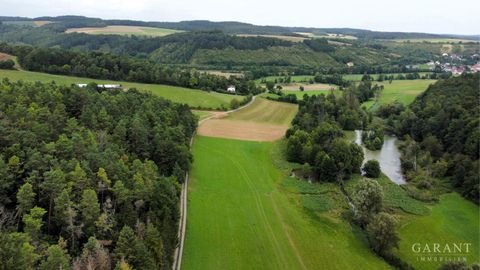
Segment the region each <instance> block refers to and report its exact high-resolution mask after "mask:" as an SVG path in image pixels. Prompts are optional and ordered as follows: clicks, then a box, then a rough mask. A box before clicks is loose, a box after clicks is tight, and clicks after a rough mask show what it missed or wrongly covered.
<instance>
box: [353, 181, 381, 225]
mask: <svg viewBox="0 0 480 270" xmlns="http://www.w3.org/2000/svg"><path fill="white" fill-rule="evenodd" d="M352 203H353V205H354V207H355V209H354V212H355V219H356V220H357V222H358V223H359V224H360V226H362V227H365V226H366V225H367V224H368V223H369V222H370V221H371V219H372V217H373V216H375V215H376V214H378V213H379V212H380V210H381V209H382V206H383V191H382V187H381V186H380V184H379V183H378V182H377V181H375V180H367V179H362V180H360V182H359V183H358V184H357V185H356V186H355V190H354V192H353V194H352Z"/></svg>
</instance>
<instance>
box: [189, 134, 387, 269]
mask: <svg viewBox="0 0 480 270" xmlns="http://www.w3.org/2000/svg"><path fill="white" fill-rule="evenodd" d="M277 146H278V144H277V143H259V142H245V141H238V140H228V139H218V138H208V137H202V136H197V138H196V139H195V142H194V144H193V155H194V159H195V162H194V164H193V168H192V171H191V174H190V176H191V180H190V184H189V203H188V222H187V230H186V232H187V234H186V242H185V249H184V254H183V264H182V269H187V270H188V269H276V270H277V269H289V270H290V269H388V268H389V267H388V265H386V264H385V263H384V262H383V261H382V260H381V259H380V258H378V257H376V256H375V255H374V254H373V253H372V252H371V251H370V250H369V249H368V247H367V244H366V242H365V239H364V238H363V237H362V235H361V234H360V233H359V231H358V229H357V228H355V227H352V226H351V225H350V224H348V223H346V222H344V221H343V220H342V219H341V218H340V213H341V212H342V211H343V210H344V209H345V208H346V207H347V206H346V201H345V200H344V198H343V197H342V194H341V192H340V191H339V189H338V187H336V186H334V185H317V184H309V183H307V182H300V181H298V180H294V179H290V178H287V177H286V174H285V173H284V172H283V171H281V170H279V169H278V168H277V167H276V166H275V165H274V164H275V163H276V162H275V159H276V154H275V153H277V154H278V155H279V154H280V153H279V152H277V151H275V149H276V147H277Z"/></svg>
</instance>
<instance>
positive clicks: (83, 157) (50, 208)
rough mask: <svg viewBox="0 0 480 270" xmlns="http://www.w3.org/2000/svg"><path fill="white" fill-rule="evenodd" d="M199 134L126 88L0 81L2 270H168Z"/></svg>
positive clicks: (191, 123) (181, 109) (168, 106)
mask: <svg viewBox="0 0 480 270" xmlns="http://www.w3.org/2000/svg"><path fill="white" fill-rule="evenodd" d="M195 128H196V119H195V117H194V116H193V115H192V113H191V112H190V110H189V109H188V107H186V106H184V105H177V104H173V103H171V102H169V101H166V100H163V99H161V98H158V97H155V96H152V95H147V94H141V93H139V92H136V91H132V90H130V91H128V92H122V91H105V92H98V91H97V90H96V89H94V88H92V89H85V88H82V89H80V88H69V87H63V86H62V87H60V86H57V85H56V84H54V83H52V84H40V83H35V84H30V83H22V82H18V83H10V82H9V81H7V80H4V81H3V82H1V83H0V228H1V233H0V261H2V263H4V265H2V266H0V268H1V269H22V270H24V269H32V268H33V267H35V268H36V267H38V269H69V267H70V265H71V263H72V264H73V269H112V268H113V267H114V266H115V265H120V264H123V265H124V266H125V265H126V264H129V265H130V266H132V267H134V269H169V268H170V265H171V260H172V253H173V249H174V247H175V245H176V241H177V239H176V232H177V222H178V216H179V211H178V199H179V198H178V197H179V183H180V182H182V181H183V177H184V173H185V171H187V170H188V169H189V168H190V163H191V160H192V157H191V154H190V153H189V141H190V138H191V136H192V134H193V132H194V130H195ZM92 267H93V268H92ZM123 269H125V268H123Z"/></svg>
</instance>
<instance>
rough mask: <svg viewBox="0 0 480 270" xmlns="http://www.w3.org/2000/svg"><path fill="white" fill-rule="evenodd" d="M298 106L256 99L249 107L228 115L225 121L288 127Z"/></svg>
mask: <svg viewBox="0 0 480 270" xmlns="http://www.w3.org/2000/svg"><path fill="white" fill-rule="evenodd" d="M297 110H298V106H297V105H294V104H289V103H284V102H276V101H271V100H267V99H265V98H257V99H255V101H254V102H253V104H251V105H250V106H248V107H246V108H244V109H241V110H238V111H236V112H234V113H231V114H229V115H228V117H227V118H226V119H231V120H244V121H250V122H255V123H267V124H276V125H281V126H287V127H288V126H289V125H290V123H291V122H292V120H293V117H295V114H296V113H297Z"/></svg>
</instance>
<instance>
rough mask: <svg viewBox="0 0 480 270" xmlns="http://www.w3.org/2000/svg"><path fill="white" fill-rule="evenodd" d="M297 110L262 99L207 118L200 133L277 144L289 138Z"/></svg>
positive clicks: (199, 128)
mask: <svg viewBox="0 0 480 270" xmlns="http://www.w3.org/2000/svg"><path fill="white" fill-rule="evenodd" d="M296 111H297V106H296V105H293V104H287V103H280V102H275V101H270V100H266V99H263V98H258V99H256V100H254V101H253V102H252V103H251V104H250V105H249V106H245V107H244V108H241V109H240V110H237V111H232V112H230V113H223V114H222V113H218V114H215V115H214V116H212V117H210V118H208V119H205V120H204V121H202V122H201V123H200V124H199V127H198V130H197V132H198V134H199V135H203V136H209V137H216V138H227V139H237V140H246V141H262V142H265V141H275V140H279V139H281V138H282V137H283V136H284V135H285V132H286V131H287V129H288V127H289V125H290V122H291V121H292V119H293V117H294V115H295V113H296Z"/></svg>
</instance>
